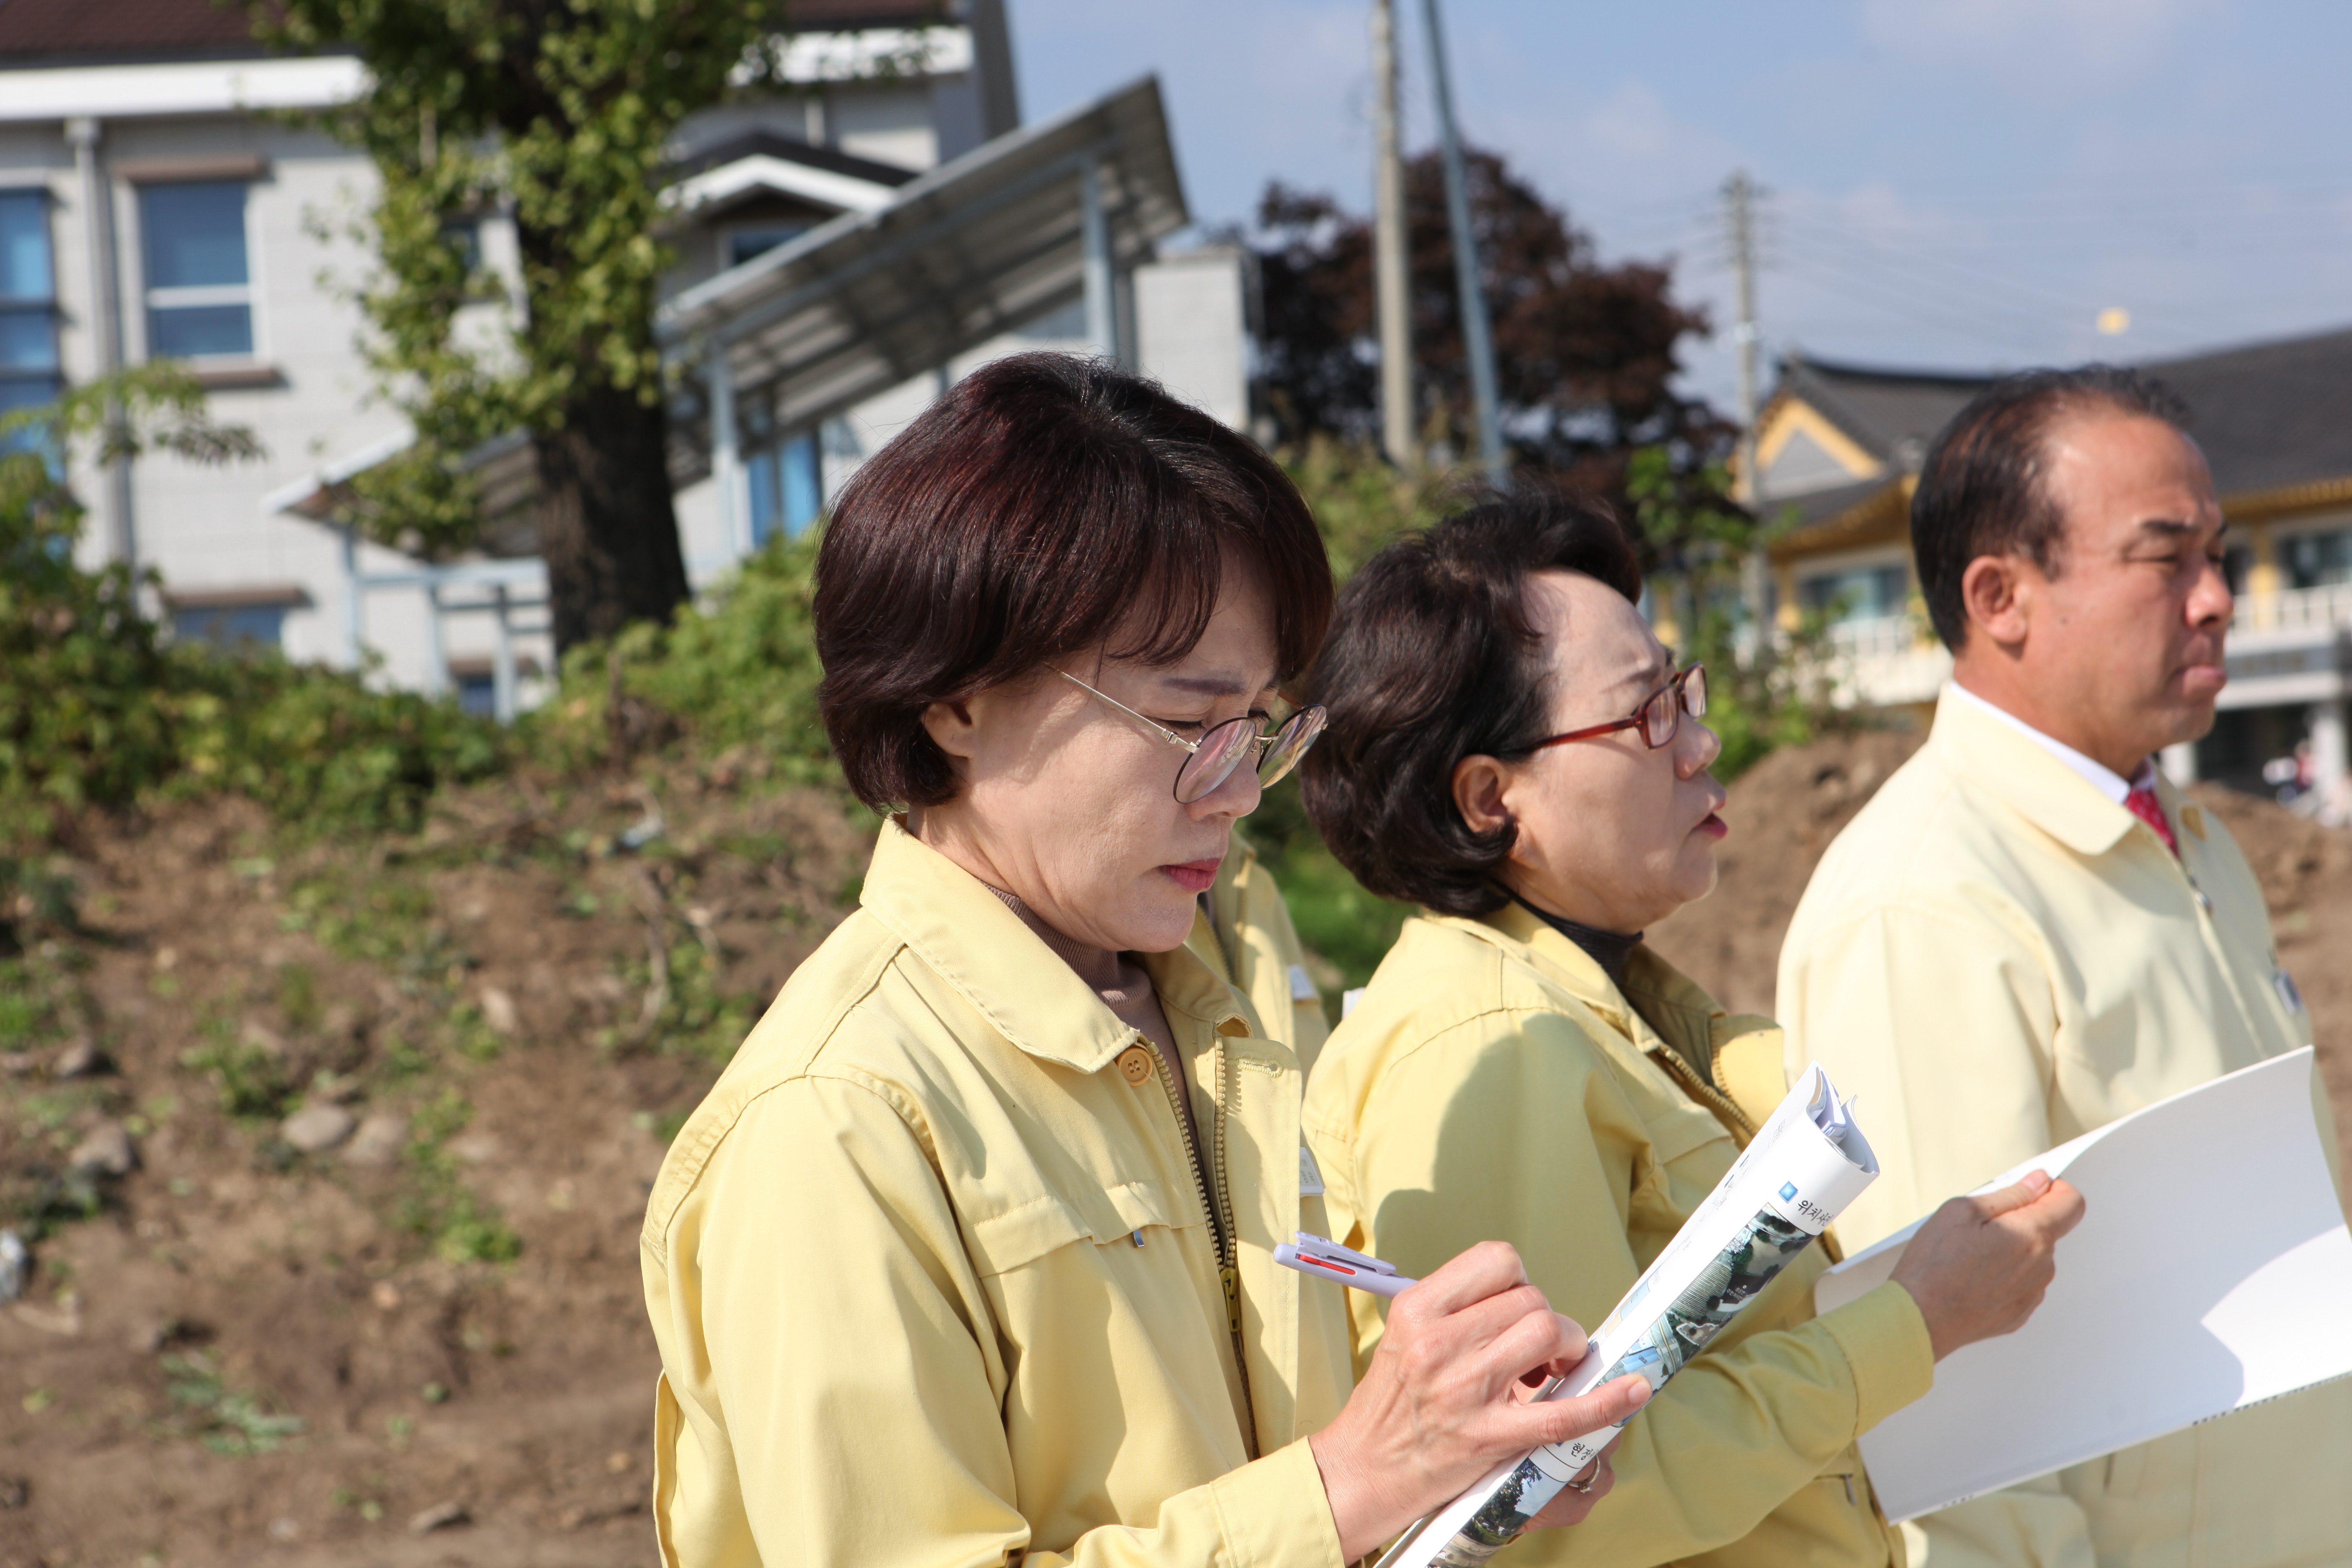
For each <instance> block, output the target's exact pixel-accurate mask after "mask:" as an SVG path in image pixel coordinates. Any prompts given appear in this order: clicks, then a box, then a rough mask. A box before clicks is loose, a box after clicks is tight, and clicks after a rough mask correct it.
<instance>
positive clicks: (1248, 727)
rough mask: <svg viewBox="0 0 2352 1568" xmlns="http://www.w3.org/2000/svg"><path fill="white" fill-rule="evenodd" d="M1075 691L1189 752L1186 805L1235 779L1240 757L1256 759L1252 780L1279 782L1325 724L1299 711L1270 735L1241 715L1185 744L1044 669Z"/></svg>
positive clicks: (1324, 718) (1182, 771)
mask: <svg viewBox="0 0 2352 1568" xmlns="http://www.w3.org/2000/svg"><path fill="white" fill-rule="evenodd" d="M1045 668H1048V669H1052V670H1053V671H1054V673H1055V675H1058V676H1060V677H1061V678H1062V679H1064V680H1066V681H1068V682H1069V683H1070V684H1071V685H1073V686H1075V687H1076V688H1077V689H1079V690H1081V691H1084V692H1087V693H1089V694H1090V695H1092V696H1096V697H1099V698H1101V699H1102V700H1104V701H1105V702H1108V703H1109V704H1110V705H1111V706H1112V707H1114V708H1116V709H1118V710H1119V711H1120V712H1122V713H1124V714H1126V715H1127V716H1128V717H1129V719H1132V720H1133V721H1135V722H1136V723H1137V724H1138V725H1139V726H1140V727H1141V731H1142V732H1143V733H1145V734H1147V735H1149V736H1150V738H1151V739H1153V740H1157V741H1165V742H1167V743H1168V744H1170V745H1171V746H1174V747H1176V748H1178V749H1179V750H1181V751H1184V752H1189V753H1191V754H1190V755H1188V756H1187V757H1186V758H1185V759H1184V761H1183V763H1181V765H1180V766H1179V767H1178V768H1177V770H1176V802H1177V804H1178V805H1192V803H1193V802H1194V801H1196V800H1200V799H1202V797H1203V796H1205V795H1209V794H1211V793H1213V791H1214V790H1215V789H1216V787H1217V786H1218V785H1219V784H1223V783H1224V782H1225V781H1226V780H1227V779H1229V778H1231V777H1233V776H1234V769H1235V768H1237V767H1239V766H1241V765H1242V760H1243V759H1244V757H1247V756H1249V755H1251V754H1252V753H1253V752H1255V754H1256V756H1257V759H1258V761H1257V782H1258V783H1259V784H1262V785H1271V784H1276V783H1277V782H1279V781H1280V780H1281V779H1282V778H1283V777H1284V776H1285V775H1286V774H1287V773H1289V772H1290V770H1291V769H1293V768H1295V767H1297V765H1298V759H1299V758H1301V757H1303V756H1305V755H1306V754H1307V747H1309V746H1311V745H1313V744H1314V743H1315V742H1316V740H1317V739H1318V737H1320V736H1321V735H1322V733H1323V726H1324V725H1325V723H1327V722H1328V720H1329V715H1328V714H1327V713H1326V712H1325V711H1324V710H1323V709H1322V708H1320V707H1315V708H1302V709H1300V710H1298V711H1297V712H1296V713H1293V714H1292V715H1291V716H1290V717H1289V718H1288V719H1286V720H1285V721H1283V723H1282V726H1281V728H1279V729H1277V730H1276V731H1274V732H1273V733H1272V734H1270V735H1269V734H1261V733H1260V732H1259V731H1258V728H1257V723H1256V721H1255V720H1253V719H1252V718H1251V717H1250V716H1249V715H1248V714H1246V713H1244V714H1243V715H1242V716H1241V717H1240V718H1238V719H1228V720H1226V721H1224V722H1223V723H1222V724H1212V725H1210V726H1209V728H1208V729H1207V730H1206V731H1202V735H1201V738H1200V739H1199V740H1197V741H1188V740H1186V739H1185V738H1184V737H1183V736H1181V735H1180V734H1178V733H1176V731H1173V730H1171V729H1170V728H1168V726H1167V725H1165V724H1162V723H1160V721H1158V720H1156V719H1147V718H1145V717H1144V716H1143V715H1142V714H1140V713H1138V712H1137V711H1136V710H1134V709H1132V708H1129V706H1128V705H1127V704H1126V703H1124V702H1121V701H1120V700H1118V698H1116V697H1113V696H1112V695H1111V694H1110V693H1109V692H1108V691H1097V690H1096V689H1094V688H1093V687H1091V686H1088V685H1087V683H1086V682H1085V681H1083V680H1080V679H1078V678H1077V677H1076V676H1075V675H1072V674H1071V673H1070V672H1069V671H1068V670H1066V669H1057V668H1055V667H1054V666H1052V665H1047V666H1046V667H1045Z"/></svg>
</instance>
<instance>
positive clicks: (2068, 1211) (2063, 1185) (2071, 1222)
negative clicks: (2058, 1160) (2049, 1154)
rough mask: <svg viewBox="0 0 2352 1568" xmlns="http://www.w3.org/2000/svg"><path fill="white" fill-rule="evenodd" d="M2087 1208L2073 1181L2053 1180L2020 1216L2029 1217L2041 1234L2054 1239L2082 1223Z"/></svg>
mask: <svg viewBox="0 0 2352 1568" xmlns="http://www.w3.org/2000/svg"><path fill="white" fill-rule="evenodd" d="M2089 1208H2090V1205H2088V1204H2086V1203H2084V1200H2083V1194H2082V1193H2081V1192H2080V1191H2078V1190H2077V1189H2076V1188H2075V1186H2074V1183H2072V1182H2053V1183H2051V1184H2050V1190H2049V1191H2048V1192H2046V1193H2043V1194H2042V1196H2041V1198H2040V1199H2039V1200H2038V1201H2037V1202H2036V1203H2035V1204H2034V1205H2033V1206H2032V1208H2029V1209H2027V1210H2025V1211H2024V1212H2023V1214H2022V1215H2021V1216H2020V1217H2023V1218H2031V1219H2032V1221H2033V1223H2034V1224H2035V1225H2036V1226H2038V1227H2039V1228H2040V1229H2041V1231H2042V1235H2043V1236H2045V1237H2049V1239H2051V1240H2052V1241H2055V1240H2057V1239H2058V1238H2059V1237H2062V1236H2063V1235H2065V1234H2066V1233H2067V1232H2068V1231H2070V1230H2072V1229H2074V1227H2075V1226H2078V1225H2080V1224H2082V1223H2083V1215H2084V1214H2086V1213H2088V1212H2089Z"/></svg>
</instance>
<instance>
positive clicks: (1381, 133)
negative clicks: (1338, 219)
mask: <svg viewBox="0 0 2352 1568" xmlns="http://www.w3.org/2000/svg"><path fill="white" fill-rule="evenodd" d="M1397 140H1398V131H1397V57H1396V0H1372V280H1373V294H1374V298H1375V300H1377V302H1378V305H1379V315H1380V327H1381V445H1382V446H1384V447H1387V449H1388V454H1389V461H1390V462H1391V463H1394V464H1395V465H1397V467H1399V468H1416V467H1418V466H1419V465H1420V462H1421V444H1420V437H1421V432H1420V430H1419V429H1418V428H1417V426H1416V421H1415V419H1414V417H1413V416H1414V414H1415V413H1416V412H1417V410H1416V409H1415V407H1414V405H1413V399H1412V273H1411V271H1410V270H1409V263H1408V261H1407V258H1406V254H1405V228H1404V160H1403V158H1402V156H1401V155H1400V154H1399V153H1398V151H1397Z"/></svg>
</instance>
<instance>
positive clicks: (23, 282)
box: [0, 191, 59, 448]
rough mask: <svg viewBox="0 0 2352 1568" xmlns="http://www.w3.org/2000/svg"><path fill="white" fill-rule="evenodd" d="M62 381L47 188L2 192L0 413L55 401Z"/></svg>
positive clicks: (14, 442)
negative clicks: (59, 370)
mask: <svg viewBox="0 0 2352 1568" xmlns="http://www.w3.org/2000/svg"><path fill="white" fill-rule="evenodd" d="M58 385H59V379H58V290H57V272H56V268H55V267H54V266H53V265H52V258H51V256H50V253H49V196H48V193H47V191H0V414H6V413H8V412H10V411H11V410H13V409H17V408H32V407H37V406H39V405H42V404H45V403H48V402H51V401H53V400H55V398H56V397H57V395H58ZM26 444H27V438H26V436H23V435H20V436H17V437H13V438H11V439H10V440H9V442H8V445H9V446H10V447H16V448H22V447H25V446H26Z"/></svg>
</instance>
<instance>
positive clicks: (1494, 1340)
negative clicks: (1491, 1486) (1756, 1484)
mask: <svg viewBox="0 0 2352 1568" xmlns="http://www.w3.org/2000/svg"><path fill="white" fill-rule="evenodd" d="M1585 1349H1586V1345H1585V1339H1584V1331H1583V1330H1581V1329H1580V1328H1578V1327H1577V1326H1576V1325H1575V1324H1574V1323H1572V1322H1570V1321H1569V1320H1568V1319H1566V1318H1563V1317H1561V1316H1560V1315H1559V1313H1557V1312H1555V1311H1553V1310H1551V1304H1550V1303H1549V1302H1548V1301H1547V1300H1544V1294H1543V1292H1542V1291H1540V1290H1538V1289H1536V1288H1535V1287H1534V1286H1533V1285H1531V1284H1529V1283H1528V1276H1527V1270H1526V1268H1523V1267H1522V1266H1521V1265H1520V1262H1519V1255H1518V1254H1517V1252H1515V1251H1513V1250H1512V1249H1511V1248H1510V1247H1507V1246H1506V1245H1504V1244H1503V1243H1502V1242H1499V1241H1487V1242H1481V1243H1480V1244H1479V1245H1477V1246H1476V1247H1472V1248H1471V1249H1470V1250H1469V1251H1467V1252H1465V1253H1464V1254H1462V1255H1461V1256H1460V1257H1459V1258H1454V1260H1453V1261H1452V1262H1450V1263H1448V1264H1446V1265H1445V1267H1444V1268H1440V1269H1438V1270H1437V1271H1436V1272H1435V1273H1433V1274H1431V1275H1430V1276H1428V1277H1427V1278H1426V1279H1423V1280H1422V1281H1421V1283H1420V1284H1418V1285H1415V1286H1413V1287H1412V1288H1411V1289H1407V1290H1406V1291H1405V1292H1404V1293H1403V1294H1402V1295H1401V1296H1399V1297H1398V1298H1397V1299H1396V1300H1395V1301H1394V1302H1393V1303H1392V1304H1391V1306H1390V1308H1389V1321H1388V1332H1387V1333H1386V1334H1385V1335H1384V1336H1383V1337H1382V1338H1381V1347H1380V1349H1379V1350H1378V1351H1377V1352H1374V1354H1373V1356H1372V1363H1371V1365H1370V1366H1369V1367H1367V1368H1366V1369H1365V1372H1364V1377H1363V1381H1362V1382H1360V1383H1359V1384H1357V1385H1356V1392H1355V1393H1354V1394H1353V1395H1351V1396H1350V1397H1349V1400H1348V1405H1347V1408H1345V1409H1344V1410H1342V1411H1340V1412H1339V1419H1337V1420H1335V1421H1333V1422H1332V1423H1331V1425H1330V1426H1326V1427H1325V1428H1323V1430H1322V1431H1320V1432H1318V1433H1317V1434H1315V1436H1313V1437H1311V1438H1310V1439H1308V1441H1309V1444H1310V1445H1311V1446H1312V1447H1313V1449H1314V1452H1315V1462H1316V1464H1317V1466H1318V1468H1320V1469H1321V1471H1322V1473H1323V1489H1324V1490H1325V1492H1326V1493H1327V1494H1328V1497H1329V1499H1330V1503H1331V1518H1332V1521H1333V1522H1334V1523H1336V1524H1337V1525H1338V1526H1339V1555H1340V1557H1341V1559H1342V1560H1343V1561H1346V1562H1354V1561H1355V1560H1356V1559H1357V1558H1359V1557H1360V1556H1362V1555H1364V1554H1365V1553H1366V1552H1370V1551H1372V1550H1373V1549H1374V1548H1376V1547H1378V1546H1380V1545H1381V1544H1382V1543H1383V1542H1386V1541H1388V1540H1389V1539H1390V1538H1391V1537H1392V1536H1394V1535H1395V1534H1396V1533H1397V1532H1398V1531H1401V1530H1402V1529H1403V1528H1404V1527H1405V1526H1406V1525H1408V1524H1411V1523H1412V1521H1414V1520H1416V1519H1419V1518H1420V1517H1421V1516H1422V1515H1423V1514H1425V1513H1427V1512H1429V1511H1430V1510H1432V1509H1434V1508H1437V1507H1439V1506H1440V1505H1442V1504H1444V1503H1447V1502H1450V1501H1452V1500H1454V1498H1455V1497H1457V1496H1459V1495H1460V1494H1461V1492H1462V1490H1463V1489H1464V1488H1465V1487H1467V1486H1469V1485H1470V1484H1471V1483H1472V1482H1474V1481H1475V1480H1477V1479H1478V1478H1479V1477H1481V1476H1483V1475H1485V1474H1486V1472H1487V1471H1488V1470H1490V1469H1492V1468H1494V1467H1495V1466H1496V1464H1498V1463H1500V1462H1501V1461H1502V1460H1504V1459H1507V1458H1512V1457H1513V1456H1515V1455H1518V1454H1523V1453H1525V1452H1527V1451H1528V1449H1530V1448H1536V1447H1542V1446H1543V1445H1544V1444H1546V1443H1558V1442H1560V1441H1562V1440H1564V1439H1566V1438H1570V1437H1574V1436H1581V1435H1582V1434H1584V1433H1587V1432H1596V1431H1599V1430H1600V1429H1601V1428H1602V1427H1605V1426H1615V1425H1617V1424H1618V1423H1620V1422H1622V1421H1623V1420H1624V1419H1625V1418H1626V1417H1627V1416H1629V1415H1632V1414H1633V1412H1634V1411H1636V1410H1638V1409H1640V1408H1641V1407H1642V1405H1643V1403H1644V1402H1646V1401H1647V1400H1648V1398H1649V1396H1650V1385H1649V1384H1648V1382H1647V1381H1645V1380H1644V1379H1643V1378H1640V1377H1621V1378H1618V1379H1617V1380H1616V1381H1614V1382H1613V1383H1609V1384H1603V1385H1602V1386H1601V1387H1600V1388H1597V1389H1594V1390H1593V1391H1592V1392H1591V1393H1590V1394H1583V1395H1580V1396H1579V1397H1577V1398H1574V1399H1555V1400H1549V1401H1545V1402H1543V1403H1540V1404H1530V1403H1528V1402H1527V1401H1526V1400H1525V1399H1524V1398H1523V1397H1522V1396H1521V1395H1520V1394H1519V1393H1518V1389H1519V1387H1520V1386H1521V1385H1522V1384H1525V1383H1530V1382H1532V1383H1540V1382H1542V1381H1543V1380H1545V1379H1547V1378H1550V1377H1557V1376H1559V1375H1561V1374H1563V1373H1566V1372H1568V1371H1569V1369H1570V1368H1571V1367H1573V1366H1575V1365H1576V1363H1578V1362H1580V1361H1581V1360H1583V1359H1584V1352H1585ZM1601 1475H1602V1477H1603V1478H1606V1477H1607V1476H1608V1470H1607V1467H1606V1465H1605V1463H1604V1464H1603V1466H1602V1470H1601ZM1604 1490H1606V1487H1605V1486H1604V1485H1603V1484H1601V1482H1600V1481H1596V1482H1595V1484H1594V1487H1593V1491H1592V1493H1591V1495H1590V1496H1589V1497H1578V1496H1577V1494H1576V1493H1574V1492H1573V1491H1570V1493H1568V1494H1565V1495H1567V1496H1570V1497H1577V1501H1578V1502H1579V1503H1581V1504H1583V1505H1584V1508H1583V1509H1582V1510H1578V1509H1576V1508H1575V1506H1574V1505H1570V1509H1569V1510H1568V1511H1570V1512H1574V1513H1575V1515H1576V1517H1577V1518H1581V1517H1582V1515H1583V1512H1584V1511H1588V1510H1590V1507H1591V1503H1593V1502H1596V1501H1598V1500H1599V1499H1600V1495H1601V1492H1602V1491H1604ZM1548 1513H1549V1510H1548ZM1561 1522H1567V1521H1561Z"/></svg>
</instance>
